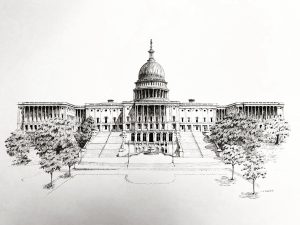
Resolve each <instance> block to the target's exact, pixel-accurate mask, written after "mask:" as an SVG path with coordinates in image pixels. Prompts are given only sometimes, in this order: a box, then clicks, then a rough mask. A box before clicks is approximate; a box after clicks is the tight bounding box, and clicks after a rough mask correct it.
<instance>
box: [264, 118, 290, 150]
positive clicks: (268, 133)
mask: <svg viewBox="0 0 300 225" xmlns="http://www.w3.org/2000/svg"><path fill="white" fill-rule="evenodd" d="M264 125H265V130H264V138H265V139H264V140H265V142H267V143H275V145H279V144H280V143H282V142H284V140H285V139H286V138H287V137H288V136H289V131H290V128H289V124H288V122H287V121H285V120H284V119H283V118H280V117H275V118H272V119H269V120H266V121H265V124H264Z"/></svg>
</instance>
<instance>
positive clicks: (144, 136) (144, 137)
mask: <svg viewBox="0 0 300 225" xmlns="http://www.w3.org/2000/svg"><path fill="white" fill-rule="evenodd" d="M143 141H146V133H143Z"/></svg>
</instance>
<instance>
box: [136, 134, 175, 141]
mask: <svg viewBox="0 0 300 225" xmlns="http://www.w3.org/2000/svg"><path fill="white" fill-rule="evenodd" d="M150 135H153V136H152V140H150ZM131 141H133V142H150V143H152V142H174V141H175V135H174V132H135V133H131Z"/></svg>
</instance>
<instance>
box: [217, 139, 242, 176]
mask: <svg viewBox="0 0 300 225" xmlns="http://www.w3.org/2000/svg"><path fill="white" fill-rule="evenodd" d="M224 147H225V150H224V151H223V156H222V157H223V161H224V163H225V164H230V165H231V167H232V175H231V180H233V179H234V178H233V174H234V166H235V165H241V164H242V163H243V162H244V158H245V156H244V155H245V152H244V150H243V149H242V147H241V146H238V145H225V146H224Z"/></svg>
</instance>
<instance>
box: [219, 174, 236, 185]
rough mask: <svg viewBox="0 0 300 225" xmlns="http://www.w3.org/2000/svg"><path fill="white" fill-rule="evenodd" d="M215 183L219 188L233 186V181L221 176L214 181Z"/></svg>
mask: <svg viewBox="0 0 300 225" xmlns="http://www.w3.org/2000/svg"><path fill="white" fill-rule="evenodd" d="M215 181H216V182H217V183H218V184H219V185H220V186H231V185H232V184H235V180H231V179H230V178H228V177H226V176H222V177H221V178H218V179H215Z"/></svg>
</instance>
